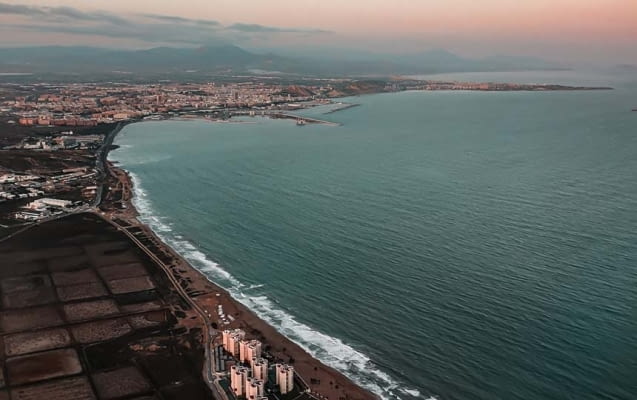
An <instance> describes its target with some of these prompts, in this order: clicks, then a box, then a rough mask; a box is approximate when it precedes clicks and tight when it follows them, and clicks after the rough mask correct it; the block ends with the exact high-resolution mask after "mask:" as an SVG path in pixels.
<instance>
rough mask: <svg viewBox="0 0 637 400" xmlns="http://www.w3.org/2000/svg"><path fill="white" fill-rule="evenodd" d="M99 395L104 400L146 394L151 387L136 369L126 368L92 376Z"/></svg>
mask: <svg viewBox="0 0 637 400" xmlns="http://www.w3.org/2000/svg"><path fill="white" fill-rule="evenodd" d="M91 378H92V379H93V384H94V385H95V389H96V390H97V394H98V396H99V397H100V399H102V400H111V399H118V398H121V397H125V396H126V397H128V396H133V395H136V394H139V395H141V394H145V393H146V392H148V391H150V390H151V385H150V384H149V383H148V382H147V381H146V378H144V376H143V375H142V374H141V372H139V370H138V369H137V368H135V367H126V368H120V369H116V370H114V371H108V372H98V373H96V374H93V375H92V376H91Z"/></svg>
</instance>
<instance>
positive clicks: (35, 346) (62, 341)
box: [4, 328, 71, 357]
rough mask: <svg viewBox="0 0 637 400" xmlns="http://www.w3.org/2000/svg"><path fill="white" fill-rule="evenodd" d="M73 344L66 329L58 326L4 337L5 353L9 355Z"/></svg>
mask: <svg viewBox="0 0 637 400" xmlns="http://www.w3.org/2000/svg"><path fill="white" fill-rule="evenodd" d="M70 344H71V335H69V333H68V332H67V330H66V329H63V328H56V329H47V330H42V331H36V332H25V333H16V334H13V335H7V336H5V337H4V353H5V355H6V356H7V357H12V356H17V355H22V354H28V353H35V352H37V351H44V350H51V349H59V348H61V347H66V346H69V345H70Z"/></svg>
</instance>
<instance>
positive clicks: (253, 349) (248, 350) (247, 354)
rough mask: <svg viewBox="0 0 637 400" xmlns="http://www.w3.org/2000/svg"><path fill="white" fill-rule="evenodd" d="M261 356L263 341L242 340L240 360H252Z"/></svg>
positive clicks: (246, 361)
mask: <svg viewBox="0 0 637 400" xmlns="http://www.w3.org/2000/svg"><path fill="white" fill-rule="evenodd" d="M260 357H261V342H260V341H258V340H250V341H247V340H242V341H241V343H240V344H239V360H240V361H241V362H245V363H248V362H251V361H252V359H253V358H260Z"/></svg>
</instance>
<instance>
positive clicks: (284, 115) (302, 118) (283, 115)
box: [266, 112, 342, 126]
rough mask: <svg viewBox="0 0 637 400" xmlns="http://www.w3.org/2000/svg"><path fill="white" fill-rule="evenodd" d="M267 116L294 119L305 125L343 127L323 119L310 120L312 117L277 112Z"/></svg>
mask: <svg viewBox="0 0 637 400" xmlns="http://www.w3.org/2000/svg"><path fill="white" fill-rule="evenodd" d="M266 115H268V116H269V117H270V118H280V119H293V120H296V121H297V123H298V122H300V121H303V123H305V124H322V125H329V126H341V125H342V124H339V123H337V122H332V121H325V120H323V119H318V118H310V117H305V116H302V115H295V114H288V113H282V112H275V113H271V114H266Z"/></svg>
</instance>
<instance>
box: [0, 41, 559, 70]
mask: <svg viewBox="0 0 637 400" xmlns="http://www.w3.org/2000/svg"><path fill="white" fill-rule="evenodd" d="M555 67H556V66H555V65H552V64H551V63H548V62H546V61H543V60H538V59H534V58H525V57H507V56H494V57H489V58H484V59H468V58H463V57H460V56H457V55H455V54H453V53H450V52H448V51H445V50H432V51H428V52H424V53H419V54H409V55H400V56H394V55H375V56H370V57H364V56H357V57H353V58H351V59H350V58H348V57H346V56H343V57H338V58H337V57H331V58H330V57H319V55H316V56H314V55H313V56H311V57H303V56H294V55H288V56H280V55H277V54H273V53H270V54H259V53H257V52H250V51H247V50H244V49H242V48H240V47H237V46H233V45H218V46H205V47H200V48H172V47H156V48H152V49H147V50H113V49H101V48H92V47H55V46H52V47H23V48H1V49H0V72H33V73H62V74H85V73H102V74H104V73H113V72H118V73H122V72H128V73H133V74H135V73H137V74H154V73H163V74H170V73H176V72H179V73H183V72H189V73H195V74H196V73H200V74H214V73H222V72H231V73H250V71H261V73H264V72H265V73H267V72H268V71H276V72H277V73H285V74H299V75H316V76H370V75H376V76H379V75H394V74H427V73H441V72H480V71H510V70H524V69H551V68H555Z"/></svg>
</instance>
